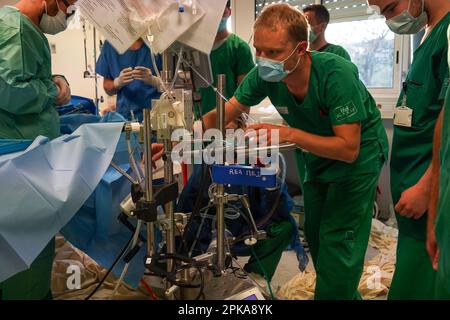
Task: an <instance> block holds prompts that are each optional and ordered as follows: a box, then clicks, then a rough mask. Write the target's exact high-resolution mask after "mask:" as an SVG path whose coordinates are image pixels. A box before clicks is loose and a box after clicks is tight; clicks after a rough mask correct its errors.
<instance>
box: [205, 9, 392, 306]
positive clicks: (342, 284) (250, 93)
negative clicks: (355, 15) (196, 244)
mask: <svg viewBox="0 0 450 320" xmlns="http://www.w3.org/2000/svg"><path fill="white" fill-rule="evenodd" d="M307 41H308V25H307V22H306V19H305V17H304V16H303V14H302V13H301V12H300V11H299V10H297V9H295V8H294V7H292V6H290V5H288V4H274V5H270V6H268V7H266V8H265V9H264V10H263V11H262V13H261V15H260V16H259V17H258V19H257V20H256V22H255V25H254V47H255V49H256V56H257V65H258V66H257V68H254V69H253V70H252V71H251V72H250V73H249V74H248V75H247V77H246V78H245V79H244V80H243V82H242V83H241V85H240V86H239V88H238V89H237V91H236V93H235V95H234V97H233V98H231V99H230V102H229V103H227V104H226V106H225V108H226V116H225V117H226V119H225V121H226V122H229V121H231V120H233V119H235V118H236V117H238V116H239V115H240V114H241V113H242V112H246V111H248V110H249V107H250V106H254V105H257V104H258V103H260V102H261V101H262V100H263V99H264V98H266V97H267V96H268V97H269V98H270V100H271V102H272V103H273V105H274V106H275V107H276V108H277V109H278V111H279V112H280V114H281V115H282V116H283V118H284V119H285V120H286V121H287V122H288V124H289V125H290V127H283V126H273V125H267V124H261V125H254V126H252V127H250V128H253V129H255V130H256V131H258V134H259V135H260V137H261V135H264V130H263V129H269V131H268V132H267V134H268V140H269V141H270V139H271V134H270V133H271V132H270V130H271V129H274V130H277V131H278V132H279V143H284V142H291V143H295V144H297V145H298V146H299V147H300V148H302V149H304V150H306V151H308V152H307V153H304V161H305V164H306V175H305V181H304V190H305V211H306V222H305V233H306V237H307V240H308V243H309V245H310V249H311V255H312V260H313V262H314V266H315V269H316V272H317V282H316V291H315V298H316V299H358V298H360V295H359V293H358V291H357V289H358V284H359V281H360V277H361V274H362V271H363V264H364V256H365V252H366V249H367V244H368V239H369V234H370V227H371V221H372V207H373V202H374V198H375V191H376V186H377V181H378V177H379V173H380V170H381V167H382V165H383V162H384V161H385V159H386V158H387V149H388V143H387V137H386V133H385V131H384V128H383V126H382V123H381V116H380V112H379V110H378V109H377V107H376V104H375V101H374V100H373V98H372V97H371V96H370V94H369V92H368V91H367V89H366V88H365V87H364V84H363V83H362V82H361V81H360V80H359V77H358V70H357V68H356V66H355V65H354V64H352V63H351V62H349V61H347V60H345V59H342V58H340V57H338V56H336V55H334V54H330V53H321V52H309V51H308V50H307V47H308V43H307ZM204 120H205V125H206V127H207V128H212V127H214V126H215V120H216V111H214V110H213V111H211V112H210V113H208V114H207V115H206V116H205V119H204ZM269 143H270V142H269Z"/></svg>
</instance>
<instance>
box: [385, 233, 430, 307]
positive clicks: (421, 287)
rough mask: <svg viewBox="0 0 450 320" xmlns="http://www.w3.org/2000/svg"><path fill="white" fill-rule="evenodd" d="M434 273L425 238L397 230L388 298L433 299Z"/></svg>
mask: <svg viewBox="0 0 450 320" xmlns="http://www.w3.org/2000/svg"><path fill="white" fill-rule="evenodd" d="M436 275H437V273H436V271H434V269H433V266H432V265H431V261H430V258H429V257H428V254H427V250H426V244H425V240H418V239H416V238H414V237H411V236H409V235H405V234H404V233H403V232H399V235H398V243H397V261H396V265H395V272H394V277H393V278H392V283H391V288H390V289H389V295H388V299H390V300H428V299H433V298H434V296H435V290H436Z"/></svg>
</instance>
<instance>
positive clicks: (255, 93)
mask: <svg viewBox="0 0 450 320" xmlns="http://www.w3.org/2000/svg"><path fill="white" fill-rule="evenodd" d="M267 92H268V85H267V83H266V82H265V81H264V80H262V79H261V78H260V77H259V74H258V68H257V67H254V68H253V69H252V71H250V72H249V73H248V74H247V76H246V77H245V79H244V80H243V81H242V82H241V84H240V86H239V87H238V88H237V90H236V92H235V93H234V97H235V98H236V100H237V101H239V103H241V104H243V105H244V106H248V107H251V106H255V105H258V104H260V103H261V101H263V100H264V99H265V98H266V97H267Z"/></svg>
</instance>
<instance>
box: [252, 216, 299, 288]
mask: <svg viewBox="0 0 450 320" xmlns="http://www.w3.org/2000/svg"><path fill="white" fill-rule="evenodd" d="M292 228H293V225H292V223H291V222H290V221H288V220H282V221H279V222H274V223H272V224H270V225H269V226H268V227H267V228H266V232H267V238H266V239H264V240H263V241H259V242H258V243H257V244H256V245H255V246H254V252H255V254H256V256H257V257H258V259H256V257H255V256H254V255H253V254H252V255H251V256H250V259H249V261H248V263H247V264H246V265H245V267H244V269H245V271H247V272H254V273H257V274H260V275H262V276H264V271H265V272H266V275H267V277H268V278H269V280H271V279H272V277H273V275H274V274H275V270H276V269H277V266H278V262H280V259H281V254H282V253H283V251H284V250H285V249H286V248H287V246H288V245H289V243H290V242H291V239H292V232H293V230H292ZM258 260H259V263H260V264H261V265H262V267H263V268H264V271H263V270H261V267H260V264H259V263H258Z"/></svg>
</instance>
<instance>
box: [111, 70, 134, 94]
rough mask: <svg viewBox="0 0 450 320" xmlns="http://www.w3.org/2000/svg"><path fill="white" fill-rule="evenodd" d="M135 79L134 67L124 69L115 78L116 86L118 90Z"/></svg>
mask: <svg viewBox="0 0 450 320" xmlns="http://www.w3.org/2000/svg"><path fill="white" fill-rule="evenodd" d="M132 81H133V68H131V67H130V68H126V69H123V70H122V71H121V72H120V74H119V76H118V77H117V78H115V79H114V86H115V87H116V89H117V90H120V89H122V88H123V87H124V86H126V85H127V84H130V83H131V82H132Z"/></svg>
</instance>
